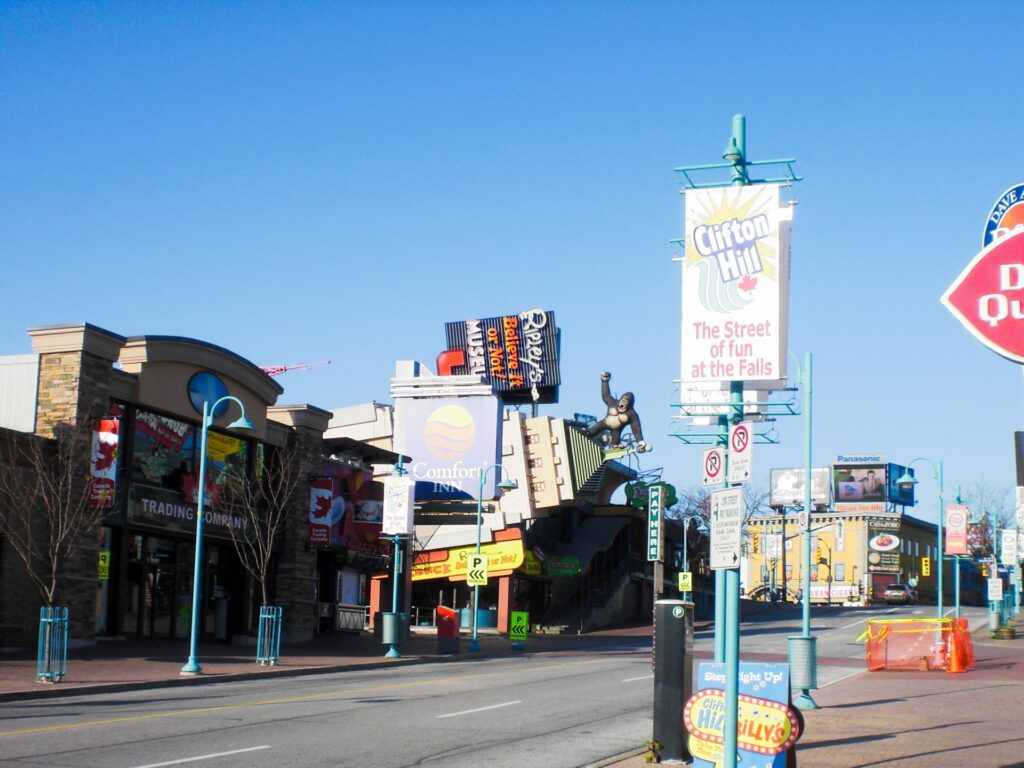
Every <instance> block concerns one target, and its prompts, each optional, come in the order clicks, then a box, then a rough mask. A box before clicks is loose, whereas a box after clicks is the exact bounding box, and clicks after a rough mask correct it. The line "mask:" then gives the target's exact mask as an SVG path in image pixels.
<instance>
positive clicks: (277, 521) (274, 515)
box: [220, 435, 308, 605]
mask: <svg viewBox="0 0 1024 768" xmlns="http://www.w3.org/2000/svg"><path fill="white" fill-rule="evenodd" d="M257 450H258V451H262V455H260V454H257V461H256V466H255V470H254V472H253V475H252V476H251V477H249V476H247V474H246V469H245V467H242V466H239V467H233V468H231V469H230V470H229V473H228V477H227V479H226V482H225V484H224V491H223V494H222V496H221V499H220V507H221V509H223V510H224V511H225V512H227V513H229V514H230V515H232V516H234V517H237V518H240V525H234V524H230V525H228V530H229V531H230V533H231V541H232V543H233V544H234V545H235V551H236V552H237V553H238V559H239V560H240V561H241V563H242V567H244V568H245V570H246V571H248V572H249V574H250V575H251V576H252V577H253V579H255V580H256V582H257V584H259V587H260V598H261V600H262V601H263V605H267V604H268V602H269V600H268V598H269V594H268V584H267V581H268V579H267V576H268V574H269V572H270V564H271V561H272V559H273V554H274V545H275V542H276V541H277V538H278V536H279V535H280V533H281V530H282V529H283V528H284V526H285V524H286V523H287V521H288V516H289V515H291V514H294V513H295V509H296V504H297V502H298V500H299V499H300V497H301V494H302V492H303V491H305V490H306V489H307V488H308V478H307V477H306V476H304V475H303V474H302V473H301V471H300V470H301V467H303V466H304V465H305V464H306V462H305V461H304V459H305V458H306V457H305V456H304V455H303V452H302V450H301V449H300V448H299V447H298V443H297V442H296V440H295V437H294V435H293V436H291V437H290V439H289V441H288V444H287V445H285V446H283V447H275V446H265V447H260V448H257Z"/></svg>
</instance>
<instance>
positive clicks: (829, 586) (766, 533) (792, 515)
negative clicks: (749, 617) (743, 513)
mask: <svg viewBox="0 0 1024 768" xmlns="http://www.w3.org/2000/svg"><path fill="white" fill-rule="evenodd" d="M797 517H798V514H797V513H796V512H789V513H788V514H786V515H785V516H783V515H782V514H774V515H764V516H758V517H753V518H751V519H750V520H749V521H748V523H747V528H746V538H745V544H744V548H745V557H744V561H743V565H744V568H743V569H742V571H741V576H740V578H741V583H742V585H743V588H744V593H745V595H746V597H748V598H750V599H755V600H771V599H772V597H773V595H774V597H775V599H781V598H782V596H783V595H786V598H787V599H788V600H790V601H795V600H799V599H801V597H802V595H803V586H804V568H805V558H804V543H803V538H802V537H801V535H800V533H801V531H800V529H799V526H798V521H797ZM936 557H937V542H936V526H935V525H934V524H933V523H927V522H925V521H923V520H918V519H917V518H914V517H910V516H909V515H903V514H899V513H882V514H875V515H864V514H854V513H844V512H834V511H831V510H828V511H824V512H817V513H815V514H813V515H811V602H812V603H829V602H831V603H844V602H851V603H862V602H864V601H865V600H867V601H870V600H872V599H877V598H876V596H880V595H881V593H882V592H883V591H884V590H885V588H886V587H887V586H888V585H889V584H910V585H911V586H912V587H914V589H915V590H916V591H917V597H918V600H919V601H920V602H934V600H935V595H936V586H937V575H938V564H937V561H936ZM945 567H946V570H945V572H944V575H943V580H944V582H943V592H945V593H946V595H947V596H950V597H951V596H952V590H953V569H952V565H951V564H950V563H949V562H947V563H946V565H945Z"/></svg>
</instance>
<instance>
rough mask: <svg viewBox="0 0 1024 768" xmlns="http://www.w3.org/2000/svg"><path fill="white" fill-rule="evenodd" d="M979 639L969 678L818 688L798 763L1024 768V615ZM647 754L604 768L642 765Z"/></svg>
mask: <svg viewBox="0 0 1024 768" xmlns="http://www.w3.org/2000/svg"><path fill="white" fill-rule="evenodd" d="M973 640H974V651H975V666H974V667H973V668H972V669H970V670H969V671H967V672H964V673H961V674H950V673H948V672H867V671H863V672H858V673H855V674H853V675H852V676H850V677H846V678H842V679H840V680H838V681H837V682H835V683H834V684H832V685H830V686H828V687H826V688H822V689H819V690H817V691H814V693H813V699H814V701H815V703H816V704H817V705H818V709H814V710H810V711H807V712H804V713H803V714H804V720H805V723H804V735H803V736H802V737H801V738H800V740H799V741H798V742H797V750H796V756H797V765H799V766H800V768H868V767H869V766H877V767H878V768H883V767H884V768H889V767H890V766H895V767H897V768H900V767H902V768H911V767H912V766H927V767H928V768H940V767H945V766H948V767H949V768H968V766H969V768H990V767H991V768H1024V728H1022V724H1024V614H1021V616H1018V617H1017V621H1016V637H1015V638H1014V639H1012V640H994V639H992V633H991V632H989V631H988V629H987V628H985V629H981V630H978V631H976V632H975V633H974V636H973ZM643 754H644V750H643V749H640V748H638V749H637V750H636V751H635V752H633V753H628V754H626V755H621V756H618V757H614V758H610V759H609V760H607V761H604V762H602V763H599V764H597V765H599V766H601V767H602V768H641V767H642V766H647V765H649V763H646V762H645V761H644V759H643ZM593 768H597V766H594V767H593Z"/></svg>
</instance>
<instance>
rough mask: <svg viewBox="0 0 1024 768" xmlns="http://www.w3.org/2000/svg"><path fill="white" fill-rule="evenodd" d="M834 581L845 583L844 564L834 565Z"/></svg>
mask: <svg viewBox="0 0 1024 768" xmlns="http://www.w3.org/2000/svg"><path fill="white" fill-rule="evenodd" d="M836 581H846V563H836Z"/></svg>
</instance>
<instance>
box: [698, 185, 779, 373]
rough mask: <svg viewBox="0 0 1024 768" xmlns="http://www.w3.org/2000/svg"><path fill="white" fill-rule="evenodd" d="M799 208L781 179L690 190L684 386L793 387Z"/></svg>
mask: <svg viewBox="0 0 1024 768" xmlns="http://www.w3.org/2000/svg"><path fill="white" fill-rule="evenodd" d="M792 210H793V209H792V207H791V206H788V205H787V206H782V205H780V200H779V185H777V184H757V185H750V186H729V187H714V188H706V189H690V190H687V192H686V222H685V230H686V237H685V241H686V253H685V255H684V257H683V264H682V267H683V289H682V292H683V296H682V308H683V310H682V371H681V376H680V379H681V381H682V382H683V387H682V388H683V389H685V388H686V385H688V384H693V383H701V382H715V381H718V382H721V381H743V382H744V387H745V388H749V389H767V390H771V389H781V388H782V387H783V386H785V376H786V354H787V331H788V322H789V257H790V254H789V230H790V225H791V222H792Z"/></svg>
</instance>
